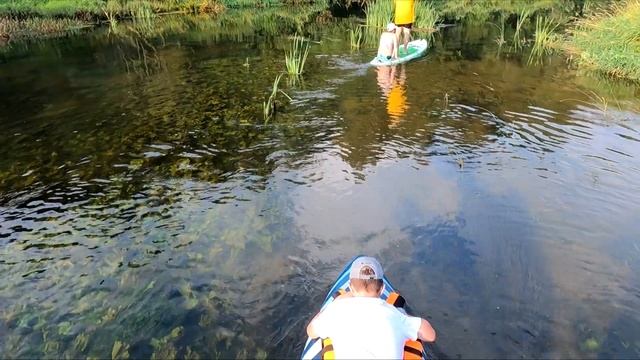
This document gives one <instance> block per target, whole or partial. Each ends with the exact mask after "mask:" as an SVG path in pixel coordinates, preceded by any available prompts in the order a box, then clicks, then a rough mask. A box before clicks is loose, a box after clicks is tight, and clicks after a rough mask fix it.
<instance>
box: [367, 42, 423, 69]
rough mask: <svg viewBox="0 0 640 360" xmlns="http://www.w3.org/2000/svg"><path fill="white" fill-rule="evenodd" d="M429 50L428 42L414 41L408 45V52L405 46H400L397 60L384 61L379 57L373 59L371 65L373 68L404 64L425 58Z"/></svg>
mask: <svg viewBox="0 0 640 360" xmlns="http://www.w3.org/2000/svg"><path fill="white" fill-rule="evenodd" d="M427 48H429V44H428V43H427V40H425V39H420V40H413V41H410V42H409V43H408V44H407V51H405V50H404V45H400V47H399V48H398V58H397V59H391V60H382V59H379V58H378V57H375V58H373V60H371V62H370V64H371V65H373V66H391V65H397V64H402V63H405V62H407V61H411V60H414V59H417V58H419V57H422V56H424V54H426V53H427Z"/></svg>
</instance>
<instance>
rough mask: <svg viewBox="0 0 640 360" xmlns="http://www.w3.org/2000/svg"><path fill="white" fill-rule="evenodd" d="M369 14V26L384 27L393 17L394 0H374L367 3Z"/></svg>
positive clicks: (366, 12)
mask: <svg viewBox="0 0 640 360" xmlns="http://www.w3.org/2000/svg"><path fill="white" fill-rule="evenodd" d="M365 14H366V15H367V26H369V27H373V28H384V27H386V26H387V24H388V23H390V22H391V21H392V18H393V1H392V0H374V1H372V2H369V3H368V4H367V9H366V10H365Z"/></svg>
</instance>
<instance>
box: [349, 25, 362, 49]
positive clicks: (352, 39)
mask: <svg viewBox="0 0 640 360" xmlns="http://www.w3.org/2000/svg"><path fill="white" fill-rule="evenodd" d="M362 38H363V34H362V27H361V26H359V25H357V26H356V27H355V28H353V29H349V44H350V45H351V49H352V50H357V49H360V45H361V44H362Z"/></svg>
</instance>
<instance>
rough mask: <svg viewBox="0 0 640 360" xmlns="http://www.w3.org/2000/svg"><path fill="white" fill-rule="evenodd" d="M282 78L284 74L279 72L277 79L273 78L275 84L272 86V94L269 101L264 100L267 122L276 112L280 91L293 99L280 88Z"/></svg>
mask: <svg viewBox="0 0 640 360" xmlns="http://www.w3.org/2000/svg"><path fill="white" fill-rule="evenodd" d="M281 78H282V74H278V76H276V78H275V80H273V86H272V87H271V94H270V95H269V98H268V99H267V101H264V102H262V116H263V118H264V121H265V122H268V121H269V120H270V119H271V118H272V117H273V116H275V114H276V97H277V96H278V93H282V94H283V95H284V96H286V97H287V99H289V101H291V97H289V95H287V93H285V92H284V91H282V90H280V89H278V86H279V84H280V79H281Z"/></svg>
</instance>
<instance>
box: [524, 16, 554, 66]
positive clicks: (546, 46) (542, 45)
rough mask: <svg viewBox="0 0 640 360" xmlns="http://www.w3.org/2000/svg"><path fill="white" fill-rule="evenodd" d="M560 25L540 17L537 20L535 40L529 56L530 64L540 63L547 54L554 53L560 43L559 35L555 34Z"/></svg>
mask: <svg viewBox="0 0 640 360" xmlns="http://www.w3.org/2000/svg"><path fill="white" fill-rule="evenodd" d="M557 27H558V24H554V22H553V20H552V19H549V18H545V17H542V16H538V17H537V18H536V32H535V40H534V42H533V46H532V48H531V54H529V61H528V62H529V63H532V62H534V61H539V60H541V59H542V57H543V56H544V55H546V54H549V53H551V52H552V51H553V49H554V47H555V46H556V45H557V43H558V35H557V34H556V33H555V32H554V31H555V30H556V28H557Z"/></svg>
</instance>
